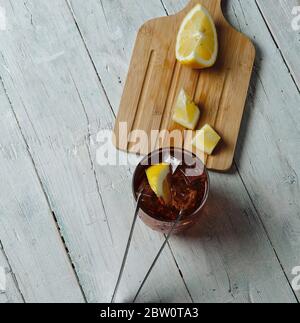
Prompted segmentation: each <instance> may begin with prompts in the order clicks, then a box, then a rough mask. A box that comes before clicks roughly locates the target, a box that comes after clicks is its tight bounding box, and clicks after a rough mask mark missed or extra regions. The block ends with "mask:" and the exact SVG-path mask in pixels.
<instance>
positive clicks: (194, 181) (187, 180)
mask: <svg viewBox="0 0 300 323" xmlns="http://www.w3.org/2000/svg"><path fill="white" fill-rule="evenodd" d="M145 170H146V168H145V169H144V171H143V172H141V174H140V178H139V182H138V185H137V188H138V191H137V192H142V196H141V202H140V203H141V208H142V209H143V210H144V211H145V212H146V213H147V214H148V215H150V216H152V217H154V218H156V219H159V220H162V221H174V220H176V219H177V217H178V215H179V214H180V212H181V211H182V212H184V213H183V216H184V217H187V216H189V215H191V214H193V213H194V212H195V211H197V210H198V209H199V207H200V206H201V205H202V203H203V200H204V198H205V196H206V194H207V190H208V178H207V175H206V173H205V172H204V171H203V169H198V170H197V169H196V170H193V169H192V168H191V167H188V166H185V165H180V166H178V167H177V168H176V170H175V172H174V173H172V172H171V173H170V174H169V175H168V178H167V180H168V182H169V185H170V189H171V201H170V202H169V203H168V204H166V203H165V202H164V201H163V200H162V199H160V198H158V197H157V196H156V194H155V193H154V192H153V191H152V189H151V187H150V185H149V183H148V180H147V176H146V172H145ZM191 170H192V172H191ZM137 192H136V193H137Z"/></svg>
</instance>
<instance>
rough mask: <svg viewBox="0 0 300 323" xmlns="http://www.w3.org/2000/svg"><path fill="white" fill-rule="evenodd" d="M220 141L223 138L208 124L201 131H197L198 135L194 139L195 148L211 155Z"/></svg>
mask: <svg viewBox="0 0 300 323" xmlns="http://www.w3.org/2000/svg"><path fill="white" fill-rule="evenodd" d="M220 140H221V137H220V136H219V135H218V134H217V133H216V131H215V130H214V129H213V128H212V127H211V126H210V125H208V124H207V125H205V126H204V127H203V128H202V129H201V130H199V131H197V134H196V136H195V138H194V139H193V146H194V147H195V148H197V149H199V150H201V151H202V152H204V153H206V154H208V155H211V154H212V153H213V151H214V150H215V148H216V146H217V145H218V143H219V141H220Z"/></svg>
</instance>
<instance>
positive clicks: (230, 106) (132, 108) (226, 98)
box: [115, 0, 255, 171]
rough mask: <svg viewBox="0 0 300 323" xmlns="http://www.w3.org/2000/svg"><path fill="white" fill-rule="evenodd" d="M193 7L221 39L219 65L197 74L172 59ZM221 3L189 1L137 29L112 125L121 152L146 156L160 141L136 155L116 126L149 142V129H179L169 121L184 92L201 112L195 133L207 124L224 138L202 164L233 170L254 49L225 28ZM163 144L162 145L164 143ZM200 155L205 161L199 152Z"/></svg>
mask: <svg viewBox="0 0 300 323" xmlns="http://www.w3.org/2000/svg"><path fill="white" fill-rule="evenodd" d="M197 3H201V4H203V5H204V6H205V7H206V8H207V9H208V10H209V11H210V12H211V14H212V16H213V18H214V20H215V23H216V27H217V31H218V39H219V55H218V60H217V63H216V64H215V66H214V67H213V68H210V69H205V70H201V71H199V70H192V69H190V68H187V67H183V66H182V67H180V66H179V67H178V64H177V63H176V57H175V44H176V37H177V33H178V30H179V27H180V24H181V22H182V20H183V18H184V17H185V15H186V14H187V13H188V12H189V11H190V10H191V9H192V8H193V7H194V6H195V5H196V4H197ZM220 4H221V1H220V0H211V1H205V0H202V1H199V0H192V1H190V2H189V4H188V5H187V6H186V8H185V9H184V10H182V11H181V12H179V13H177V14H176V15H173V16H170V17H167V18H166V17H164V18H158V19H153V20H150V21H148V22H146V23H145V24H144V25H143V26H142V27H141V28H140V30H139V32H138V35H137V40H136V43H135V48H134V51H133V55H132V60H131V64H130V68H129V72H128V77H127V81H126V84H125V87H124V93H123V96H122V100H121V104H120V109H119V113H118V117H117V120H116V125H115V134H116V145H117V147H118V148H119V149H122V150H128V151H130V152H135V153H141V154H147V153H149V152H150V151H151V150H153V149H154V148H159V147H160V145H159V142H157V144H158V145H157V147H156V145H155V142H154V143H151V145H150V139H149V143H148V145H145V146H142V147H141V148H140V147H139V150H138V151H136V149H135V148H136V147H137V145H136V142H135V140H134V138H131V137H130V136H129V138H128V141H127V140H126V136H124V135H120V123H124V122H126V123H127V126H128V132H129V133H130V132H131V131H135V130H142V131H145V132H146V133H147V135H148V138H153V137H152V136H151V131H152V130H155V131H157V130H160V131H165V130H169V131H173V130H183V128H182V127H179V126H178V124H176V123H174V122H172V121H171V118H170V117H171V114H172V110H173V107H174V103H175V100H176V98H177V96H178V94H179V91H180V90H181V89H182V88H184V89H185V90H186V91H187V92H188V94H189V95H190V96H191V97H193V98H194V100H195V102H196V103H197V104H198V105H199V107H200V109H201V113H202V117H201V120H200V123H199V125H198V129H200V128H201V127H202V126H203V125H204V124H206V123H208V124H210V125H212V126H213V127H214V128H215V129H216V130H217V132H218V133H219V134H220V135H221V137H222V139H223V141H222V144H221V145H220V147H219V149H218V151H217V153H215V154H214V155H212V156H206V157H205V158H204V160H203V161H204V162H205V163H206V165H207V167H208V168H209V169H215V170H222V171H225V170H228V169H229V168H230V167H231V165H232V161H233V156H234V151H235V146H236V141H237V138H238V133H239V129H240V123H241V119H242V115H243V111H244V104H245V100H246V96H247V92H248V86H249V81H250V77H251V73H252V67H253V62H254V57H255V49H254V46H253V44H252V43H251V42H250V40H249V39H247V37H246V36H244V35H241V34H240V33H238V32H237V31H236V30H234V29H233V28H232V27H231V26H230V25H229V24H228V22H227V21H226V20H225V18H224V16H223V14H222V10H221V5H220ZM237 93H238V95H237ZM163 142H164V144H163V145H164V146H166V140H163ZM167 145H172V143H170V142H168V144H167ZM188 145H190V143H187V145H186V146H188ZM195 153H197V154H198V152H196V151H195ZM198 155H199V156H200V157H201V158H202V157H203V154H202V153H199V154H198Z"/></svg>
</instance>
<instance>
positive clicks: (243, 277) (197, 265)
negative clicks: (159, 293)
mask: <svg viewBox="0 0 300 323" xmlns="http://www.w3.org/2000/svg"><path fill="white" fill-rule="evenodd" d="M102 3H103V7H104V11H106V12H108V13H110V12H113V13H114V17H118V19H116V20H113V22H110V19H114V18H113V17H112V18H110V16H111V15H110V14H106V18H107V20H108V21H107V22H106V24H104V22H103V19H101V17H102V16H104V13H103V9H102V8H101V7H99V3H98V2H96V1H91V0H90V1H87V2H86V3H85V5H84V6H83V5H81V4H80V2H79V1H77V0H72V1H71V4H72V8H73V11H74V15H75V17H76V20H77V22H78V25H79V28H80V31H81V32H82V35H83V38H84V39H85V41H86V43H87V47H88V49H89V51H90V53H91V55H92V57H93V59H94V62H95V65H96V67H97V71H98V73H99V75H100V77H101V79H102V80H103V84H104V86H105V89H106V92H107V94H108V97H109V99H111V101H112V102H113V104H112V105H113V107H114V109H116V107H117V105H116V104H117V99H116V98H115V97H116V93H119V91H120V88H119V87H114V85H115V80H116V79H117V77H115V75H113V74H111V75H110V74H109V71H110V70H111V69H112V67H111V65H113V66H120V65H121V64H123V63H124V62H125V61H126V57H129V56H130V53H131V47H132V44H133V39H134V36H135V35H130V33H128V32H127V31H128V30H131V29H132V27H131V26H132V25H134V24H135V21H134V19H130V20H129V21H127V20H126V18H124V17H126V15H124V13H123V11H122V10H118V8H122V7H123V6H126V4H128V3H130V4H132V1H128V2H127V3H126V1H122V4H121V2H120V1H119V6H117V4H116V3H117V1H114V2H113V5H112V7H111V6H110V4H111V2H109V1H102ZM147 3H148V2H147ZM152 3H154V7H155V4H156V2H155V1H153V2H152ZM173 3H174V4H178V3H179V2H178V1H176V2H175V1H173V2H172V3H170V4H169V5H170V6H171V5H173ZM179 5H180V3H179ZM181 5H182V3H181ZM128 7H129V8H130V6H127V8H128ZM111 8H113V9H111ZM178 9H179V7H178ZM89 12H92V13H93V14H92V17H91V19H88V20H87V19H86V17H87V15H88V13H89ZM130 12H131V11H130V10H129V15H131V13H130ZM163 14H164V13H163V12H162V13H161V15H163ZM106 25H108V26H109V25H112V26H113V27H114V28H116V29H117V30H121V31H123V32H122V35H123V38H122V43H126V44H128V43H129V42H132V43H131V46H130V45H128V47H127V50H126V52H125V53H124V50H123V48H122V47H121V46H119V44H118V42H114V44H112V42H108V41H107V40H106V38H105V36H104V34H103V37H97V34H98V32H100V33H101V32H103V30H106V29H105V28H106ZM137 28H138V26H136V28H135V31H136V29H137ZM133 29H134V28H133ZM95 30H96V31H97V32H96V33H97V34H95ZM106 32H107V30H106ZM103 33H104V32H103ZM100 50H101V52H102V53H107V52H109V53H110V59H109V62H110V65H109V68H108V69H107V68H106V66H107V63H108V61H107V60H105V59H104V60H103V59H101V58H100V57H99V55H98V54H97V53H99V51H100ZM107 56H108V55H107ZM104 57H105V56H104ZM117 70H118V71H119V69H117ZM122 79H123V78H122ZM113 89H114V92H113ZM111 93H112V94H111ZM213 180H214V181H215V182H216V183H217V185H216V188H218V191H217V192H218V193H215V194H214V196H216V194H217V196H218V194H219V195H221V196H225V197H226V196H227V194H228V189H227V186H228V185H230V186H231V187H232V188H231V190H232V191H231V194H230V195H231V196H234V197H235V198H234V200H235V203H236V205H232V203H231V202H230V201H231V200H229V201H228V199H229V197H227V200H226V198H224V199H223V200H222V198H219V199H218V202H219V203H220V204H219V205H217V206H218V207H217V208H216V209H215V210H214V212H213V214H216V213H219V212H220V213H221V212H222V214H221V215H220V217H221V216H222V217H224V219H222V220H223V221H224V222H221V225H220V227H219V228H218V230H219V232H216V231H214V230H213V229H214V228H213V226H214V221H216V220H215V219H213V220H211V222H210V223H209V224H206V225H207V226H208V229H207V231H206V233H207V234H210V237H209V239H208V241H206V240H205V239H204V241H203V240H202V238H201V236H200V237H199V239H197V237H196V238H195V239H194V240H195V241H194V243H193V244H191V239H189V235H188V234H187V236H186V237H185V239H186V240H183V239H180V238H176V239H174V240H173V242H172V247H173V246H174V254H175V255H176V258H177V260H178V262H179V266H180V268H183V269H184V278H185V280H186V282H187V285H188V288H189V289H190V290H191V294H192V297H193V298H194V300H198V301H208V300H210V301H228V302H233V301H246V302H251V301H255V302H263V301H280V302H294V301H295V297H294V295H293V293H292V291H291V289H290V287H289V285H288V282H287V280H286V278H285V276H284V273H283V271H282V270H281V267H280V264H279V262H278V261H277V259H276V256H275V254H274V252H273V250H272V247H271V245H270V244H269V241H268V239H267V237H266V235H265V232H264V230H263V227H262V225H261V223H260V222H259V221H258V219H257V215H256V213H255V211H254V210H253V207H252V206H251V201H250V200H249V197H248V196H247V192H246V191H245V188H244V187H243V183H242V182H241V180H240V179H239V176H238V175H237V174H236V175H232V176H229V177H227V176H223V175H215V174H214V175H213ZM230 186H229V187H230ZM215 190H216V189H215ZM245 212H246V213H247V212H249V219H248V216H246V215H245ZM238 225H241V226H242V227H241V229H240V230H239V232H241V233H243V235H245V238H244V237H243V236H242V237H240V236H239V235H237V234H236V232H235V231H236V230H237V229H236V226H238ZM247 231H249V233H247ZM210 232H211V233H210ZM214 232H216V233H218V237H214V236H213V233H214ZM250 234H252V235H250ZM220 235H221V236H222V235H223V236H224V237H223V240H226V236H227V235H228V238H229V239H230V238H231V237H234V238H235V240H234V241H230V243H228V244H227V245H226V244H225V245H224V247H223V249H222V248H220V246H219V245H218V239H219V236H220ZM211 236H212V237H211ZM231 239H232V240H233V238H231ZM252 239H253V241H252ZM192 240H193V239H192ZM249 241H250V243H249ZM220 244H222V243H220ZM233 247H234V248H235V249H234V250H235V253H232V251H231V250H232V248H233ZM199 249H200V250H201V249H202V250H204V251H205V256H206V257H207V262H208V263H210V262H211V263H212V264H213V263H215V265H216V266H215V267H211V268H209V270H207V268H203V269H201V268H202V265H203V261H204V263H205V257H204V256H203V254H202V255H201V256H198V255H197V250H199ZM239 259H240V260H239ZM231 261H232V262H233V264H238V265H239V268H238V270H237V268H235V267H234V266H232V265H230V262H231ZM252 262H253V263H255V266H257V267H258V268H256V267H255V268H253V267H251V266H250V265H251V263H252ZM228 263H229V265H228ZM226 272H228V274H229V275H230V280H232V281H233V282H234V283H233V285H232V288H231V291H230V292H229V289H230V288H229V285H228V278H227V274H226ZM202 274H203V275H202ZM209 274H210V275H211V277H212V278H210V279H209V277H208V276H209ZM214 276H217V279H214ZM267 277H268V279H266V278H267ZM274 280H276V286H274V287H273V286H272V285H273V283H272V282H274ZM235 284H236V285H235ZM235 286H236V287H235ZM270 286H271V287H272V290H271V291H270ZM203 287H204V288H203ZM253 288H257V289H258V291H257V292H256V294H257V295H254V294H253V293H254V291H253V290H252V289H253ZM233 289H234V290H233ZM143 293H147V288H145V289H144V290H143ZM143 293H142V294H143ZM273 293H274V295H273ZM249 295H250V296H249Z"/></svg>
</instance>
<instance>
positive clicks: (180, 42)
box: [176, 4, 218, 69]
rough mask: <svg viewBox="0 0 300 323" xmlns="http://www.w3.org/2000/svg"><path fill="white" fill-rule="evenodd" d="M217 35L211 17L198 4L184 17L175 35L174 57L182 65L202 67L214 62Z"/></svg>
mask: <svg viewBox="0 0 300 323" xmlns="http://www.w3.org/2000/svg"><path fill="white" fill-rule="evenodd" d="M217 56H218V36H217V30H216V26H215V23H214V21H213V18H212V17H211V15H210V13H209V12H208V10H207V9H205V8H204V7H203V6H202V5H200V4H198V5H196V6H195V7H194V9H192V10H191V11H190V12H189V13H188V15H187V16H186V17H185V18H184V20H183V22H182V24H181V27H180V29H179V32H178V36H177V44H176V58H177V60H178V61H179V62H181V63H182V64H184V65H188V66H190V67H192V68H197V69H202V68H206V67H211V66H213V65H214V64H215V62H216V60H217Z"/></svg>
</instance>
